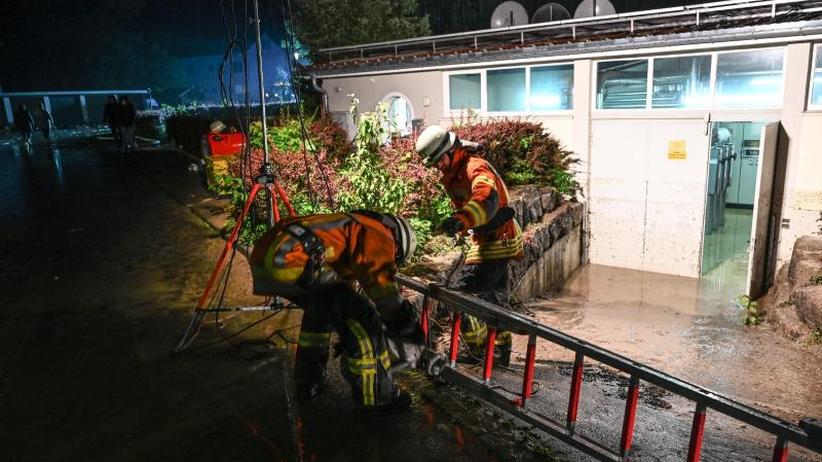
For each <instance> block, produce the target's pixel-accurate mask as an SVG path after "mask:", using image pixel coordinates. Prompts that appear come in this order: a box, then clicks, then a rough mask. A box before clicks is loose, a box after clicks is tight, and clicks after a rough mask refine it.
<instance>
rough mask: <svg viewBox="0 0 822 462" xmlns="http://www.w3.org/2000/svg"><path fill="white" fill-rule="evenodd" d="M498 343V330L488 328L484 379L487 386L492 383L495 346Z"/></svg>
mask: <svg viewBox="0 0 822 462" xmlns="http://www.w3.org/2000/svg"><path fill="white" fill-rule="evenodd" d="M496 342H497V328H496V327H489V328H488V337H487V338H486V339H485V367H484V369H483V371H482V379H483V380H484V381H485V384H486V385H487V384H489V383H491V372H492V371H493V370H494V344H495V343H496Z"/></svg>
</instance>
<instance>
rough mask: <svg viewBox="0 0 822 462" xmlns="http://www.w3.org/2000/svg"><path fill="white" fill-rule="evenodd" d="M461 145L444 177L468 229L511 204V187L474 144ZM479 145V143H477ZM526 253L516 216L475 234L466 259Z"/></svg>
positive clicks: (515, 255) (456, 216)
mask: <svg viewBox="0 0 822 462" xmlns="http://www.w3.org/2000/svg"><path fill="white" fill-rule="evenodd" d="M464 144H466V145H468V148H466V146H461V147H458V148H457V149H456V150H455V151H454V154H453V159H452V160H451V166H450V167H449V168H448V171H446V172H445V174H444V175H443V177H442V179H441V180H440V181H441V182H442V184H443V185H444V186H445V189H446V191H447V192H448V196H449V197H450V198H451V202H452V204H453V205H454V208H456V209H457V212H456V213H454V217H455V218H457V219H458V220H460V221H461V222H462V223H463V225H464V227H465V229H470V228H474V227H477V226H479V225H482V224H485V223H487V222H488V221H489V220H491V218H493V217H494V215H495V214H496V213H497V211H498V210H499V209H500V208H502V207H505V206H507V205H508V188H507V187H506V186H505V183H504V182H503V181H502V178H501V177H500V175H498V174H497V172H496V171H495V170H494V168H493V167H492V166H491V164H489V163H488V161H486V160H485V159H483V158H481V157H479V156H476V155H473V154H472V152H471V151H469V149H471V150H474V149H473V148H472V147H471V144H469V143H467V142H464ZM474 146H476V145H474ZM520 256H522V230H521V229H520V226H519V224H518V223H517V221H516V220H515V219H511V220H508V221H506V222H505V223H503V224H502V225H501V226H500V227H499V228H497V229H496V230H494V231H493V232H491V233H489V234H487V235H484V236H477V235H474V236H473V238H472V245H471V247H470V248H469V249H468V253H467V254H466V256H465V263H467V264H472V263H480V262H483V261H488V260H501V259H509V258H518V257H520Z"/></svg>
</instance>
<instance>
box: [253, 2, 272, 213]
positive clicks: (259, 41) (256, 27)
mask: <svg viewBox="0 0 822 462" xmlns="http://www.w3.org/2000/svg"><path fill="white" fill-rule="evenodd" d="M254 32H255V33H256V35H257V79H258V80H259V83H260V85H259V86H260V111H261V114H262V118H263V121H262V123H263V169H264V172H265V173H266V174H267V173H268V170H270V163H269V159H268V123H267V122H266V120H265V82H264V81H263V43H262V39H261V38H260V3H259V1H258V0H254ZM273 199H274V198H273V197H271V195H269V198H268V205H269V209H271V207H272V206H273V204H272V201H273ZM268 225H269V227H272V228H273V227H274V214H273V213H272V214H270V215H269V216H268Z"/></svg>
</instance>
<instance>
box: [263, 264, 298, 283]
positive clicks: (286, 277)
mask: <svg viewBox="0 0 822 462" xmlns="http://www.w3.org/2000/svg"><path fill="white" fill-rule="evenodd" d="M303 269H304V268H303V267H297V268H272V269H271V270H269V273H268V275H269V276H271V277H272V278H273V279H276V280H278V281H288V282H293V281H296V280H297V279H298V278H299V277H300V275H301V274H303Z"/></svg>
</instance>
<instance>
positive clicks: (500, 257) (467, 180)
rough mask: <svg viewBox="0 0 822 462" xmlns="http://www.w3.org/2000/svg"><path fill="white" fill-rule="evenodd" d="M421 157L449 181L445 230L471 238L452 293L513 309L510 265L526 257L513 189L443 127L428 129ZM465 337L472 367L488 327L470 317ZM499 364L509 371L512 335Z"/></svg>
mask: <svg viewBox="0 0 822 462" xmlns="http://www.w3.org/2000/svg"><path fill="white" fill-rule="evenodd" d="M415 148H416V151H417V153H418V154H419V155H420V156H421V157H422V160H423V163H424V164H425V165H426V166H428V167H436V168H437V169H439V170H440V171H441V172H442V174H443V176H442V178H441V180H440V182H441V183H442V184H443V185H444V186H445V190H446V191H447V192H448V197H449V198H450V199H451V203H452V204H453V206H454V208H455V209H456V211H455V212H454V214H453V215H451V216H450V217H449V218H447V219H446V220H445V221H444V222H443V223H442V225H441V226H440V231H442V232H445V233H446V234H449V235H457V234H467V233H470V234H471V241H472V242H471V246H470V248H469V249H468V252H467V253H466V256H465V264H464V265H463V266H462V268H460V270H459V272H458V273H457V274H456V275H455V279H454V280H453V281H451V283H450V286H449V287H450V288H452V289H455V290H460V291H463V292H466V293H469V294H472V295H476V296H478V297H480V298H482V299H484V300H486V301H489V302H491V303H494V304H496V305H499V306H502V307H505V308H508V306H509V305H508V296H509V289H508V274H509V271H508V262H509V260H511V259H513V258H519V257H521V256H522V252H523V249H522V230H521V229H520V226H519V224H518V223H517V221H516V220H515V219H514V218H513V216H514V213H513V210H512V209H511V208H510V207H508V189H507V188H506V186H505V183H504V182H503V181H502V177H501V176H500V175H499V174H498V173H497V172H496V171H495V170H494V167H492V166H491V164H489V163H488V161H486V160H485V159H483V158H482V157H480V154H481V153H482V150H483V147H482V146H480V145H478V144H476V143H471V142H469V141H463V140H460V139H459V137H457V135H456V134H455V133H453V132H450V131H447V130H445V129H443V128H442V127H440V126H438V125H432V126H429V127H427V128H426V129H425V130H423V132H422V133H421V134H420V136H419V138H418V139H417V142H416V146H415ZM462 334H463V338H464V340H465V342H466V343H467V344H468V346H469V349H470V350H471V351H470V353H471V354H470V355H469V356H467V357H463V358H462V360H463V361H466V362H472V360H474V361H476V360H478V358H481V357H482V354H481V353H482V350H483V347H484V346H485V341H486V335H487V327H486V325H485V323H484V322H483V321H481V320H479V319H477V318H475V317H473V316H464V317H463V322H462ZM494 350H495V353H494V355H495V358H496V362H497V363H498V364H500V365H503V366H507V365H508V364H509V363H510V357H511V333H510V332H499V333H498V335H497V338H496V345H495V348H494Z"/></svg>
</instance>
